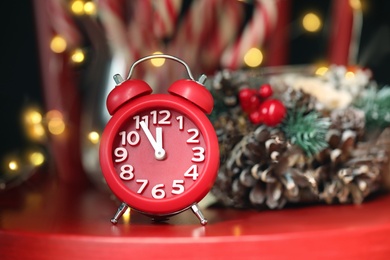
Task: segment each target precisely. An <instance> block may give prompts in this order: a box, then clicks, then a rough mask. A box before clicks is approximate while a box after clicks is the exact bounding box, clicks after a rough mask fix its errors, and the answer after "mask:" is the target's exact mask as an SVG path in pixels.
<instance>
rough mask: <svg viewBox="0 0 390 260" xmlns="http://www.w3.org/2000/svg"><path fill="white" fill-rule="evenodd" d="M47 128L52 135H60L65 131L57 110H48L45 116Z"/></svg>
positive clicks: (62, 120) (61, 117)
mask: <svg viewBox="0 0 390 260" xmlns="http://www.w3.org/2000/svg"><path fill="white" fill-rule="evenodd" d="M46 118H47V128H48V130H49V132H50V133H51V134H53V135H60V134H62V133H63V132H64V131H65V122H64V119H63V115H62V113H61V112H60V111H58V110H50V111H49V112H47V114H46Z"/></svg>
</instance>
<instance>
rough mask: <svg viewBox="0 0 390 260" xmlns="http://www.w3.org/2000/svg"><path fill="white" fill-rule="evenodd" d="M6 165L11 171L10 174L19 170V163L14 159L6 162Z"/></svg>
mask: <svg viewBox="0 0 390 260" xmlns="http://www.w3.org/2000/svg"><path fill="white" fill-rule="evenodd" d="M7 165H8V169H9V170H11V171H12V172H16V171H18V170H19V165H20V163H19V161H18V160H17V159H16V158H15V159H14V158H13V159H10V160H9V161H8V163H7Z"/></svg>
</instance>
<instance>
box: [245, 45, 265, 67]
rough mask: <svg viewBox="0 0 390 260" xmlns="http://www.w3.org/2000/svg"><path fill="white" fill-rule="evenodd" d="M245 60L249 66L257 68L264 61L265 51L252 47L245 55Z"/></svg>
mask: <svg viewBox="0 0 390 260" xmlns="http://www.w3.org/2000/svg"><path fill="white" fill-rule="evenodd" d="M244 62H245V64H246V65H247V66H248V67H251V68H256V67H258V66H260V64H261V63H262V62H263V53H262V52H261V50H259V49H258V48H251V49H249V50H248V51H247V52H246V54H245V55H244Z"/></svg>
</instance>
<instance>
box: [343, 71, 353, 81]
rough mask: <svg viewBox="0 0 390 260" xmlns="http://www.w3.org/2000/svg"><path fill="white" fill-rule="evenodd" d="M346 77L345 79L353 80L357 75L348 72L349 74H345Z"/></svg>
mask: <svg viewBox="0 0 390 260" xmlns="http://www.w3.org/2000/svg"><path fill="white" fill-rule="evenodd" d="M344 77H345V78H346V79H352V78H354V77H355V73H354V72H352V71H347V72H346V73H345V75H344Z"/></svg>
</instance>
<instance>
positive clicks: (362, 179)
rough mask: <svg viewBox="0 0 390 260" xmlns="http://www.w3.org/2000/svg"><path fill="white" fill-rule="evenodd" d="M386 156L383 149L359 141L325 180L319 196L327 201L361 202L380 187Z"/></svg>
mask: <svg viewBox="0 0 390 260" xmlns="http://www.w3.org/2000/svg"><path fill="white" fill-rule="evenodd" d="M387 158H388V157H387V154H386V151H385V150H384V149H382V148H378V147H376V146H368V145H367V144H363V143H360V144H359V146H358V147H357V148H356V149H355V150H354V151H353V152H352V153H351V157H350V158H349V160H348V161H347V162H346V163H345V164H343V166H342V167H340V168H339V169H338V170H337V171H336V172H335V173H336V174H334V175H332V176H331V179H330V181H328V182H326V184H325V186H324V191H323V192H322V193H321V194H320V198H322V199H324V200H325V201H326V202H327V203H333V202H334V201H335V200H338V202H340V203H350V202H353V203H355V204H360V203H362V202H363V200H364V198H366V197H367V196H368V195H370V194H372V193H374V192H375V191H377V190H378V189H379V188H380V186H381V185H380V183H381V171H382V166H383V164H384V163H386V162H387V160H388V159H387Z"/></svg>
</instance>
